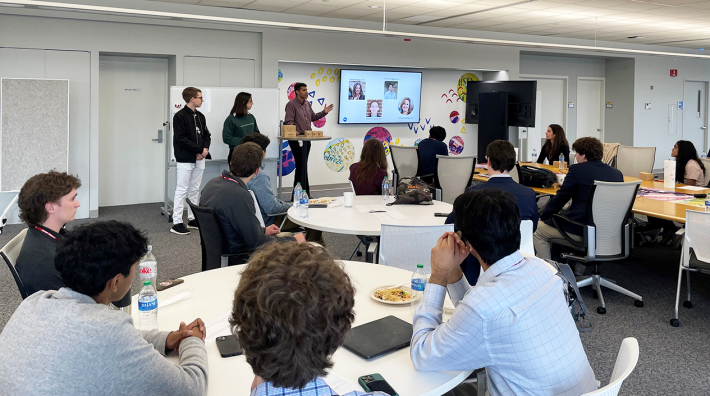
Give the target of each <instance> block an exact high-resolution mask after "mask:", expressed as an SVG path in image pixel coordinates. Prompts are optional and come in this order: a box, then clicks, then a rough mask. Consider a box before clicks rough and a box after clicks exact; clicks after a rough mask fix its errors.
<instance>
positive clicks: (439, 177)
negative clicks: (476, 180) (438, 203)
mask: <svg viewBox="0 0 710 396" xmlns="http://www.w3.org/2000/svg"><path fill="white" fill-rule="evenodd" d="M475 167H476V157H475V156H472V155H471V156H458V157H454V156H450V157H447V156H445V155H437V156H436V174H435V175H436V176H435V181H436V188H438V189H440V190H441V200H442V201H443V202H447V203H450V204H453V203H454V200H455V199H456V197H458V196H459V195H461V194H463V192H464V191H465V190H466V187H468V186H470V185H471V179H472V178H473V172H474V169H475Z"/></svg>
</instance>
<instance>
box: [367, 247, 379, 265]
mask: <svg viewBox="0 0 710 396" xmlns="http://www.w3.org/2000/svg"><path fill="white" fill-rule="evenodd" d="M378 244H379V243H378V242H370V244H369V245H368V246H367V255H368V256H370V257H372V263H373V264H377V261H378V260H377V246H378Z"/></svg>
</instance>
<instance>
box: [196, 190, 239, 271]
mask: <svg viewBox="0 0 710 396" xmlns="http://www.w3.org/2000/svg"><path fill="white" fill-rule="evenodd" d="M185 201H186V202H187V204H188V205H190V209H192V213H193V214H194V215H195V219H197V224H199V226H200V242H201V245H202V270H203V271H206V270H210V269H214V268H220V267H221V266H222V254H226V253H229V251H228V245H227V243H226V242H227V241H226V238H225V236H224V230H223V229H222V223H221V222H220V221H219V216H217V212H215V210H214V208H208V207H204V206H197V205H195V204H193V203H192V202H191V201H190V199H185Z"/></svg>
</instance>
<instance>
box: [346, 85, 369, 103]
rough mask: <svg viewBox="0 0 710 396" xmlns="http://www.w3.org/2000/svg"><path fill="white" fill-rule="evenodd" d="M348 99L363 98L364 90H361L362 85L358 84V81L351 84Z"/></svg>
mask: <svg viewBox="0 0 710 396" xmlns="http://www.w3.org/2000/svg"><path fill="white" fill-rule="evenodd" d="M348 100H365V92H363V91H362V85H360V83H359V82H357V83H355V85H353V89H352V91H350V96H349V97H348Z"/></svg>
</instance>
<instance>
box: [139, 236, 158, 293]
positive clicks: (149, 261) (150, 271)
mask: <svg viewBox="0 0 710 396" xmlns="http://www.w3.org/2000/svg"><path fill="white" fill-rule="evenodd" d="M138 278H139V279H140V281H141V282H144V281H148V280H149V281H150V283H151V284H153V285H157V283H156V282H157V279H158V262H157V261H156V260H155V256H153V246H151V245H148V253H146V255H145V256H143V258H142V259H141V262H140V263H139V264H138Z"/></svg>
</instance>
